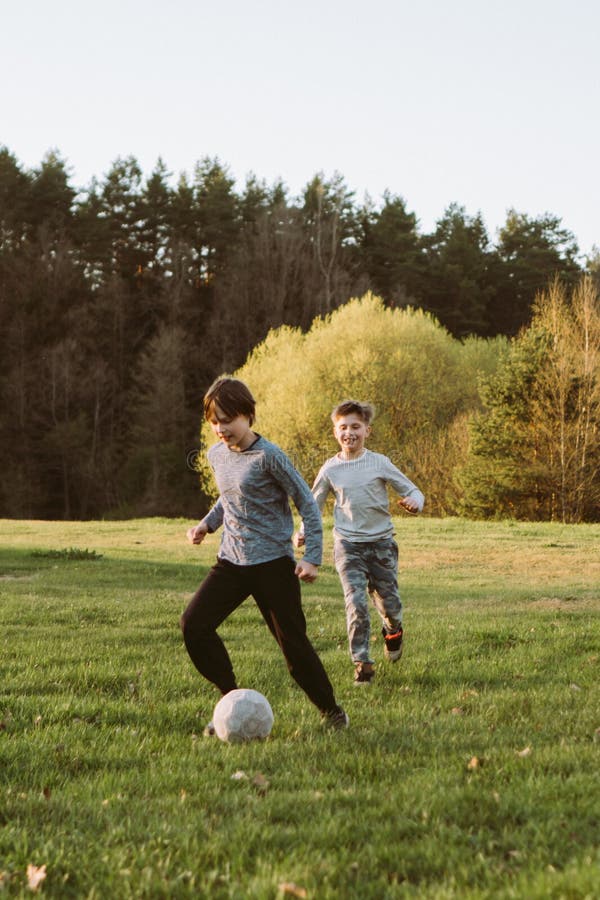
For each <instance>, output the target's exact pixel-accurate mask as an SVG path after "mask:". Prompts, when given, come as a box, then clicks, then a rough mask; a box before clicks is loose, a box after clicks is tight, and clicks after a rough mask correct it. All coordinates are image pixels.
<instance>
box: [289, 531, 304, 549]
mask: <svg viewBox="0 0 600 900" xmlns="http://www.w3.org/2000/svg"><path fill="white" fill-rule="evenodd" d="M292 543H293V545H294V547H297V548H299V547H304V544H305V543H306V542H305V540H304V534H303V533H302V532H301V531H297V532H296V533H295V535H294V536H293V538H292Z"/></svg>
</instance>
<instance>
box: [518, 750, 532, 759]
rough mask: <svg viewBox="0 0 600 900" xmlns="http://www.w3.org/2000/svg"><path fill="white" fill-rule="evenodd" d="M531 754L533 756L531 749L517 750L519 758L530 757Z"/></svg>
mask: <svg viewBox="0 0 600 900" xmlns="http://www.w3.org/2000/svg"><path fill="white" fill-rule="evenodd" d="M530 754H531V747H524V748H523V749H522V750H517V756H520V757H522V758H523V757H525V756H530Z"/></svg>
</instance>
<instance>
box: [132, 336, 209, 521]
mask: <svg viewBox="0 0 600 900" xmlns="http://www.w3.org/2000/svg"><path fill="white" fill-rule="evenodd" d="M185 345H186V334H185V332H184V331H183V330H181V329H179V328H177V327H172V326H163V327H162V328H161V329H160V330H159V332H158V333H157V334H156V335H155V337H154V338H152V340H151V341H150V342H149V344H148V346H147V347H146V349H145V351H144V352H143V354H142V355H141V356H140V359H139V362H138V365H137V367H136V371H135V375H134V382H133V387H132V390H131V392H130V395H129V402H128V410H129V420H130V423H131V425H130V429H129V436H128V453H127V457H126V461H125V464H124V466H123V469H122V471H121V484H122V488H121V495H122V498H123V502H122V507H121V512H132V511H133V512H135V514H138V515H140V514H141V515H184V514H186V512H187V513H188V514H192V502H191V501H190V491H191V488H192V487H193V483H194V478H193V473H192V470H191V469H190V468H189V466H187V464H186V450H187V448H188V447H190V446H192V436H191V435H190V434H189V428H190V425H189V423H190V422H191V416H190V413H189V410H188V409H187V406H186V401H185V385H184V371H183V357H184V348H185Z"/></svg>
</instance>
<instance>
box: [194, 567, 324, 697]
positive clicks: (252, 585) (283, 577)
mask: <svg viewBox="0 0 600 900" xmlns="http://www.w3.org/2000/svg"><path fill="white" fill-rule="evenodd" d="M294 569H295V564H294V561H293V560H292V559H291V557H288V556H284V557H282V558H280V559H274V560H271V561H270V562H266V563H260V564H259V565H256V566H236V565H233V564H232V563H229V562H227V561H225V560H221V559H219V560H217V563H216V565H214V566H213V568H212V569H211V570H210V572H209V573H208V575H207V576H206V578H205V579H204V581H203V582H202V584H201V585H200V587H199V588H198V590H197V591H196V593H195V594H194V596H193V597H192V600H191V601H190V603H189V605H188V607H187V609H186V610H185V612H184V613H183V615H182V617H181V628H182V631H183V639H184V641H185V646H186V648H187V651H188V653H189V655H190V658H191V660H192V662H193V663H194V665H195V666H196V668H197V669H198V671H199V672H200V674H201V675H203V676H204V677H205V678H207V679H208V681H211V682H212V683H213V684H215V685H216V686H217V687H218V688H219V690H220V691H221V693H222V694H226V693H228V692H229V691H232V690H234V689H235V688H236V687H237V684H236V680H235V675H234V672H233V666H232V664H231V659H230V658H229V654H228V653H227V650H226V649H225V645H224V643H223V641H222V640H221V638H220V637H219V635H218V634H217V628H218V627H219V625H220V624H221V623H222V622H223V621H224V620H225V619H226V618H227V617H228V616H229V615H230V614H231V613H232V612H233V611H234V609H237V607H238V606H240V605H241V604H242V603H243V602H244V600H245V599H246V598H247V597H248V596H250V595H252V596H253V597H254V600H255V601H256V604H257V606H258V608H259V609H260V611H261V613H262V616H263V619H264V620H265V622H266V623H267V625H268V626H269V629H270V630H271V633H272V634H273V637H274V638H275V640H276V641H277V643H278V644H279V646H280V648H281V650H282V652H283V655H284V657H285V660H286V663H287V667H288V669H289V671H290V674H291V676H292V678H294V680H295V681H296V682H297V684H298V685H299V686H300V687H301V688H302V690H303V691H304V692H305V693H306V694H307V696H308V698H309V699H310V700H312V702H313V703H314V704H315V706H317V707H318V708H319V709H320V710H321V712H325V713H326V712H331V711H333V710H335V709H337V705H336V702H335V697H334V694H333V688H332V686H331V682H330V681H329V678H328V676H327V673H326V671H325V669H324V667H323V663H322V662H321V660H320V659H319V657H318V656H317V653H316V651H315V649H314V647H313V645H312V644H311V642H310V640H309V639H308V636H307V634H306V619H305V618H304V612H303V610H302V602H301V596H300V583H299V581H298V577H297V576H296V575H295V573H294Z"/></svg>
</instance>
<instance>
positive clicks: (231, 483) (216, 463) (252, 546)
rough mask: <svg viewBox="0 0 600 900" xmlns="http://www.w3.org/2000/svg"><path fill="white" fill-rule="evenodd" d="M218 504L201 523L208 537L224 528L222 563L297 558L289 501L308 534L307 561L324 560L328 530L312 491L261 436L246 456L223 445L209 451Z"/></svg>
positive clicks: (261, 561)
mask: <svg viewBox="0 0 600 900" xmlns="http://www.w3.org/2000/svg"><path fill="white" fill-rule="evenodd" d="M208 461H209V463H210V466H211V468H212V470H213V473H214V476H215V481H216V483H217V487H218V489H219V499H218V500H217V502H216V503H215V505H214V506H213V507H212V509H211V510H210V511H209V512H208V513H207V515H206V516H205V517H204V519H203V520H202V522H203V523H204V524H205V525H206V527H207V529H208V531H209V532H214V531H216V530H217V528H219V527H220V526H221V525H222V526H223V534H222V537H221V546H220V549H219V557H220V558H222V559H226V560H228V561H229V562H232V563H234V564H236V565H240V566H253V565H257V564H258V563H263V562H269V561H270V560H272V559H279V558H280V557H282V556H290V557H292V559H293V558H294V548H293V546H292V542H291V537H292V532H293V530H294V520H293V517H292V511H291V509H290V504H289V499H288V498H289V497H291V498H292V500H293V502H294V505H295V507H296V509H297V510H298V512H299V514H300V517H301V518H302V521H303V523H304V525H305V528H306V534H307V539H306V550H305V553H304V559H305V561H306V562H309V563H312V564H313V565H315V566H318V565H320V564H321V558H322V554H323V526H322V524H321V514H320V512H319V508H318V507H317V504H316V502H315V500H314V498H313V495H312V494H311V492H310V489H309V487H308V485H307V484H306V482H305V481H304V479H303V478H302V476H301V475H300V474H299V472H298V471H297V470H296V469H295V468H294V466H293V464H292V463H291V461H290V459H289V458H288V457H287V456H286V454H285V453H284V452H283V450H281V448H280V447H278V446H277V445H276V444H272V443H271V442H270V441H267V440H266V439H265V438H263V437H262V436H259V437H258V439H257V440H256V441H255V442H254V443H253V444H252V445H251V446H250V447H249V448H248V449H247V450H243V451H241V452H239V451H235V450H230V449H229V447H226V446H225V445H224V444H215V445H214V446H212V447H211V448H210V449H209V451H208Z"/></svg>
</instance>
